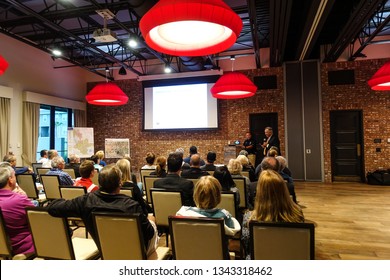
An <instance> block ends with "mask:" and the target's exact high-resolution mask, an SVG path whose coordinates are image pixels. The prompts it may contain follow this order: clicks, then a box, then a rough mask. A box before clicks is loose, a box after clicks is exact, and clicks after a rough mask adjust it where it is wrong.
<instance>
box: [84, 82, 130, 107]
mask: <svg viewBox="0 0 390 280" xmlns="http://www.w3.org/2000/svg"><path fill="white" fill-rule="evenodd" d="M85 99H86V100H87V102H88V103H89V104H93V105H101V106H119V105H124V104H126V103H127V101H128V100H129V98H128V97H127V95H126V94H125V93H124V92H123V91H122V90H121V89H120V88H119V87H118V86H117V85H116V84H114V83H112V82H105V83H100V84H97V85H96V86H95V87H94V88H93V89H92V90H91V91H90V92H88V94H87V96H86V97H85Z"/></svg>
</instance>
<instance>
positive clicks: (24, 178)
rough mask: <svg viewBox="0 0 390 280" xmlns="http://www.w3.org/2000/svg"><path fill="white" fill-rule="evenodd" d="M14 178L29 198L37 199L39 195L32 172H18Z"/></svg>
mask: <svg viewBox="0 0 390 280" xmlns="http://www.w3.org/2000/svg"><path fill="white" fill-rule="evenodd" d="M16 180H17V181H18V185H19V187H21V188H22V190H24V191H25V193H26V194H27V196H28V197H29V198H32V199H37V198H38V197H39V195H38V189H37V187H36V185H35V180H34V175H33V174H18V175H16Z"/></svg>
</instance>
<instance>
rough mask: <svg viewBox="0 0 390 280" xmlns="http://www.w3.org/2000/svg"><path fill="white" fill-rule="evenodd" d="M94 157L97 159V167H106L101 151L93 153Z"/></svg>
mask: <svg viewBox="0 0 390 280" xmlns="http://www.w3.org/2000/svg"><path fill="white" fill-rule="evenodd" d="M95 155H96V156H97V157H98V158H99V165H101V166H102V167H104V166H106V165H107V164H106V162H105V161H104V160H103V159H104V151H103V150H99V151H97V152H96V153H95Z"/></svg>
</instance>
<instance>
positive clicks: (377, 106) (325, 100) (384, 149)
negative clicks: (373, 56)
mask: <svg viewBox="0 0 390 280" xmlns="http://www.w3.org/2000/svg"><path fill="white" fill-rule="evenodd" d="M386 61H387V60H383V59H381V60H361V61H352V62H338V63H326V64H322V65H321V91H322V109H323V115H322V118H323V133H324V163H325V166H324V174H325V181H326V182H331V178H332V174H331V159H330V156H331V155H330V123H329V122H330V120H329V111H331V110H362V112H363V133H364V135H363V137H364V138H363V147H364V149H363V150H364V165H365V172H367V171H370V170H375V169H377V168H379V167H383V168H390V162H389V158H390V144H389V143H387V139H388V138H390V92H389V91H372V90H371V88H370V87H369V86H368V84H367V80H369V79H370V78H371V77H372V76H373V75H374V74H375V72H376V71H377V70H378V69H379V68H380V67H381V66H382V65H383V64H384V63H385V62H386ZM342 69H354V70H355V84H354V85H338V86H329V85H328V71H332V70H342ZM376 138H379V139H381V140H382V141H381V143H380V144H376V143H374V139H376ZM376 148H381V152H376Z"/></svg>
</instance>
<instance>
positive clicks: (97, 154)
mask: <svg viewBox="0 0 390 280" xmlns="http://www.w3.org/2000/svg"><path fill="white" fill-rule="evenodd" d="M95 155H96V156H97V157H98V158H99V159H100V160H102V159H103V158H104V151H102V150H100V151H97V152H96V153H95Z"/></svg>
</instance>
